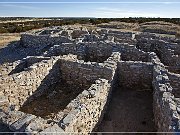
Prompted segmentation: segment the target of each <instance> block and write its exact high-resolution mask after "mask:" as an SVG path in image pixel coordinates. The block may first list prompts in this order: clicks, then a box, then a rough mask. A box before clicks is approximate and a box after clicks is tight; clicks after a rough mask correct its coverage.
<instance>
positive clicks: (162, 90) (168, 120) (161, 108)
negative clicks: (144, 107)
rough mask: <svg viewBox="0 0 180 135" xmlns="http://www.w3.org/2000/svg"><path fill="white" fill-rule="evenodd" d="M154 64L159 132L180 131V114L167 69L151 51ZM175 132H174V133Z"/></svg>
mask: <svg viewBox="0 0 180 135" xmlns="http://www.w3.org/2000/svg"><path fill="white" fill-rule="evenodd" d="M151 57H152V63H153V64H154V66H153V82H152V84H153V90H154V94H153V111H154V118H155V124H156V126H157V131H158V132H178V131H179V124H178V121H179V115H178V113H177V108H176V106H177V104H176V102H175V98H174V95H173V94H172V89H173V88H172V87H171V85H170V83H169V82H170V80H169V78H168V73H167V70H166V69H165V67H164V65H163V64H162V63H161V62H160V60H159V59H158V57H157V56H156V55H155V54H154V53H151ZM172 134H173V133H172Z"/></svg>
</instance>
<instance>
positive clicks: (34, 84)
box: [0, 58, 59, 109]
mask: <svg viewBox="0 0 180 135" xmlns="http://www.w3.org/2000/svg"><path fill="white" fill-rule="evenodd" d="M56 61H57V59H54V58H51V59H50V60H43V61H41V62H39V63H35V64H33V65H32V66H30V67H29V68H28V69H27V70H26V71H22V72H20V73H16V74H12V75H10V76H2V77H1V78H0V80H1V81H0V82H1V93H3V96H5V97H7V98H8V101H9V103H10V104H11V105H15V106H16V107H17V109H18V108H19V107H20V106H21V105H23V104H24V102H25V101H26V99H27V98H28V97H29V96H32V94H34V92H35V91H36V92H37V91H41V92H43V91H44V90H45V89H47V88H48V85H51V83H54V82H56V81H57V79H58V78H57V76H58V74H59V71H58V68H55V66H56V64H55V63H56ZM48 74H51V75H49V76H51V77H52V78H51V77H49V78H46V76H47V75H48ZM48 79H49V80H48ZM50 80H51V81H50ZM47 82H48V83H47ZM49 82H51V83H49ZM41 92H40V93H41Z"/></svg>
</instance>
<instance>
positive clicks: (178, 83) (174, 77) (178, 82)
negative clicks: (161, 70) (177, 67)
mask: <svg viewBox="0 0 180 135" xmlns="http://www.w3.org/2000/svg"><path fill="white" fill-rule="evenodd" d="M168 77H169V80H170V84H171V86H172V88H173V90H172V92H173V94H174V96H175V97H176V98H180V75H179V74H174V73H168Z"/></svg>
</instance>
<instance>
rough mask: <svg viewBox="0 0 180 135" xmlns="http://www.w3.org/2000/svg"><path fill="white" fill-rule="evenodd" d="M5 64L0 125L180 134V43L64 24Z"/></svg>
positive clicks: (34, 36)
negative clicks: (25, 55) (19, 57)
mask: <svg viewBox="0 0 180 135" xmlns="http://www.w3.org/2000/svg"><path fill="white" fill-rule="evenodd" d="M19 46H21V47H23V48H29V49H30V50H33V52H32V56H27V57H26V58H23V59H21V60H18V61H14V62H12V63H6V64H1V65H0V67H1V71H0V73H1V75H0V84H1V85H0V123H1V125H2V126H3V127H4V129H5V128H7V130H4V132H24V133H27V134H48V132H49V133H51V132H56V133H83V134H88V133H94V132H132V131H135V132H172V134H173V132H179V131H180V125H179V123H180V92H179V91H180V58H179V56H180V55H179V52H180V40H178V39H172V38H167V37H161V36H157V35H155V34H150V33H131V32H121V31H117V30H106V29H102V28H98V29H95V30H88V29H87V28H85V27H72V26H62V27H53V28H46V29H42V30H36V31H31V32H29V33H23V34H22V35H21V40H20V44H19Z"/></svg>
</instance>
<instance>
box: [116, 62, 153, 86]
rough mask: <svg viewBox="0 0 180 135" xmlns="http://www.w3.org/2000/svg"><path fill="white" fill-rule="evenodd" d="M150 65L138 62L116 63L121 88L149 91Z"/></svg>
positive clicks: (151, 65) (150, 80)
mask: <svg viewBox="0 0 180 135" xmlns="http://www.w3.org/2000/svg"><path fill="white" fill-rule="evenodd" d="M152 69H153V64H152V63H150V62H149V63H145V62H140V61H120V62H118V80H119V82H118V83H119V85H120V86H121V87H126V88H129V89H136V88H140V86H141V89H150V88H151V83H152Z"/></svg>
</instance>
